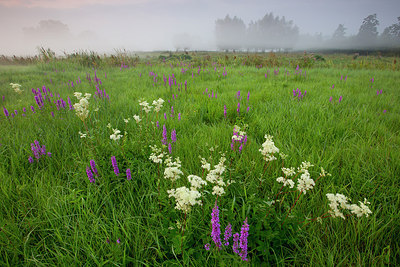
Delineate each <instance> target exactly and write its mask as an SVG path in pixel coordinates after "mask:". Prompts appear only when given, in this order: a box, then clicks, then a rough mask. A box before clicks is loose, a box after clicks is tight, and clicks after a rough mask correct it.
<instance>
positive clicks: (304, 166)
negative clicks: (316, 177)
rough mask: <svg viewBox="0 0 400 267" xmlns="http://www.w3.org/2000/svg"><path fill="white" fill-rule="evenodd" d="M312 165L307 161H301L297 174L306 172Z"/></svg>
mask: <svg viewBox="0 0 400 267" xmlns="http://www.w3.org/2000/svg"><path fill="white" fill-rule="evenodd" d="M313 166H314V165H312V164H311V163H310V162H308V161H303V162H302V163H301V165H300V167H298V168H297V170H298V171H299V172H305V171H307V170H308V168H310V167H313Z"/></svg>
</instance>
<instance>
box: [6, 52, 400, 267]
mask: <svg viewBox="0 0 400 267" xmlns="http://www.w3.org/2000/svg"><path fill="white" fill-rule="evenodd" d="M28 61H29V62H25V61H24V60H19V61H14V63H15V64H13V63H12V62H11V61H10V62H7V64H4V65H0V97H1V99H0V103H1V110H0V125H1V127H0V265H2V266H22V265H23V266H45V265H61V266H65V265H73V266H82V265H87V266H92V265H99V266H103V265H106V266H112V265H117V266H120V265H133V266H136V265H145V266H181V265H184V266H209V265H210V266H225V265H233V266H247V265H249V266H269V265H279V266H281V265H313V266H336V265H345V266H348V265H351V266H370V265H392V266H395V265H397V264H400V252H399V251H400V242H399V239H398V237H399V236H400V213H399V207H400V186H399V174H400V137H399V131H400V116H399V112H400V106H399V103H400V93H399V81H400V74H399V73H400V72H399V70H400V67H399V63H398V62H397V61H398V58H394V57H382V56H359V55H354V56H353V55H313V54H306V53H305V54H284V53H282V54H281V53H277V54H274V53H260V54H251V53H195V52H191V53H186V54H184V53H182V54H180V53H164V54H163V53H161V54H150V55H142V56H137V55H129V54H126V53H116V55H112V56H99V55H96V54H94V53H76V54H73V55H66V56H65V57H63V58H55V57H52V56H51V55H50V54H46V52H45V51H43V53H42V55H41V56H40V57H37V58H36V59H35V60H28Z"/></svg>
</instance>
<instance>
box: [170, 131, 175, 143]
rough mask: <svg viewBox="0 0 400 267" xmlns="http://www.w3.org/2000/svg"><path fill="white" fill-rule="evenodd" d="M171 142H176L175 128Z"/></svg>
mask: <svg viewBox="0 0 400 267" xmlns="http://www.w3.org/2000/svg"><path fill="white" fill-rule="evenodd" d="M171 142H172V143H175V142H176V131H175V129H173V130H172V132H171Z"/></svg>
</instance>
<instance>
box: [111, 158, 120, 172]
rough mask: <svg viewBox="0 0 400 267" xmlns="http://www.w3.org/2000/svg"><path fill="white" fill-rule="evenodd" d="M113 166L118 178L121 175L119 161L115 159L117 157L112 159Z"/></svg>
mask: <svg viewBox="0 0 400 267" xmlns="http://www.w3.org/2000/svg"><path fill="white" fill-rule="evenodd" d="M111 164H112V166H113V169H114V173H115V175H116V176H118V174H119V169H118V165H117V160H116V159H115V156H112V157H111Z"/></svg>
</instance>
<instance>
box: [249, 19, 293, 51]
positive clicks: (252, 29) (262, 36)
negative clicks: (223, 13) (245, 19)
mask: <svg viewBox="0 0 400 267" xmlns="http://www.w3.org/2000/svg"><path fill="white" fill-rule="evenodd" d="M298 35H299V29H298V28H297V26H295V25H293V21H286V19H285V17H282V18H279V16H276V17H275V16H274V15H273V13H267V14H266V15H265V16H264V17H263V18H262V19H260V20H258V21H256V22H251V23H250V24H249V28H248V38H247V40H248V47H249V48H253V49H256V50H266V49H290V48H292V47H293V46H294V43H295V42H296V40H297V38H298Z"/></svg>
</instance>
